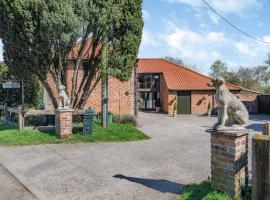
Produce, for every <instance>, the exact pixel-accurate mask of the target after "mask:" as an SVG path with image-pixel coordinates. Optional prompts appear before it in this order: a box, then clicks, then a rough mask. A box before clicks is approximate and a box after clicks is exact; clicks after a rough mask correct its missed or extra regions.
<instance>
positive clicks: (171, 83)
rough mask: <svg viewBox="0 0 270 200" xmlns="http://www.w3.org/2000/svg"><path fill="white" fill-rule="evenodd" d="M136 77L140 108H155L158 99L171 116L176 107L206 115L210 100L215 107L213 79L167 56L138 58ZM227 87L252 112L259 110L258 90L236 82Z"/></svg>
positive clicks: (180, 111)
mask: <svg viewBox="0 0 270 200" xmlns="http://www.w3.org/2000/svg"><path fill="white" fill-rule="evenodd" d="M136 77H137V82H138V84H137V93H138V94H137V95H138V96H140V97H141V98H140V103H139V106H138V107H139V109H141V110H154V109H155V108H156V102H157V101H159V100H160V103H161V110H162V111H164V112H165V113H168V114H170V115H172V114H173V112H174V110H175V112H176V114H205V113H206V112H207V108H208V104H209V103H210V105H211V107H212V108H214V107H215V102H214V94H215V91H214V89H213V88H210V87H209V86H208V85H207V84H208V83H209V82H210V80H211V78H209V77H207V76H205V75H202V74H200V73H198V72H195V71H193V70H191V69H189V68H187V67H184V66H182V65H177V64H174V63H172V62H169V61H166V60H164V59H138V62H137V65H136ZM227 87H228V88H229V90H230V91H231V92H232V93H234V94H236V95H237V96H238V97H239V98H240V99H241V100H242V101H243V102H244V103H245V104H246V106H247V108H248V110H249V111H250V112H254V113H256V112H257V96H258V95H259V93H257V92H254V91H250V90H246V89H243V88H240V87H239V86H237V85H233V84H227ZM158 99H159V100H158Z"/></svg>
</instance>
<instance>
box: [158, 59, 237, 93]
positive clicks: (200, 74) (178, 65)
mask: <svg viewBox="0 0 270 200" xmlns="http://www.w3.org/2000/svg"><path fill="white" fill-rule="evenodd" d="M161 60H163V61H165V62H168V63H171V64H173V65H176V66H177V67H183V68H185V69H187V70H189V71H191V72H193V73H195V74H198V75H199V76H203V77H205V78H209V79H212V80H213V78H211V77H210V76H207V75H204V74H202V73H200V72H197V71H195V70H193V69H190V68H189V67H186V66H185V65H183V64H181V65H180V64H177V63H174V62H172V61H169V60H166V59H164V58H161ZM226 84H228V85H231V86H234V87H236V88H238V89H240V88H241V87H240V86H238V85H236V84H233V83H229V82H226Z"/></svg>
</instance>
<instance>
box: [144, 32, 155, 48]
mask: <svg viewBox="0 0 270 200" xmlns="http://www.w3.org/2000/svg"><path fill="white" fill-rule="evenodd" d="M157 44H158V43H157V41H156V40H155V37H154V35H153V34H152V33H150V32H148V31H146V30H144V31H143V34H142V43H141V45H142V46H157Z"/></svg>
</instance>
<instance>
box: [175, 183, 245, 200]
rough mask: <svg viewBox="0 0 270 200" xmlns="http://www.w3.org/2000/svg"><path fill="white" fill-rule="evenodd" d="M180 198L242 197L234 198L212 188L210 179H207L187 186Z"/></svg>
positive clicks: (221, 199) (222, 199) (220, 199)
mask: <svg viewBox="0 0 270 200" xmlns="http://www.w3.org/2000/svg"><path fill="white" fill-rule="evenodd" d="M179 200H241V198H232V197H231V196H230V195H229V194H227V193H224V192H220V191H217V190H215V189H213V188H211V183H210V182H209V181H205V182H203V183H201V184H193V185H189V186H187V187H186V189H185V191H184V192H183V193H182V194H180V197H179Z"/></svg>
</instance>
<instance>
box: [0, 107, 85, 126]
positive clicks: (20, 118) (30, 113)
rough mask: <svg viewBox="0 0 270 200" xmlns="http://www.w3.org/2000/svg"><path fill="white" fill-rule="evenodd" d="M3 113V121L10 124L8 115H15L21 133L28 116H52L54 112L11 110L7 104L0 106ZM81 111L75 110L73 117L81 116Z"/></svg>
mask: <svg viewBox="0 0 270 200" xmlns="http://www.w3.org/2000/svg"><path fill="white" fill-rule="evenodd" d="M1 110H2V111H3V113H4V121H5V122H10V117H9V116H10V115H11V114H15V115H18V122H17V124H18V130H19V131H22V130H23V129H24V127H25V118H26V117H28V116H50V115H52V116H54V115H55V112H54V111H46V110H31V109H30V110H22V109H20V108H11V107H8V106H7V104H5V105H0V111H1ZM83 112H84V111H83V110H75V111H74V112H73V115H82V114H83Z"/></svg>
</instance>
